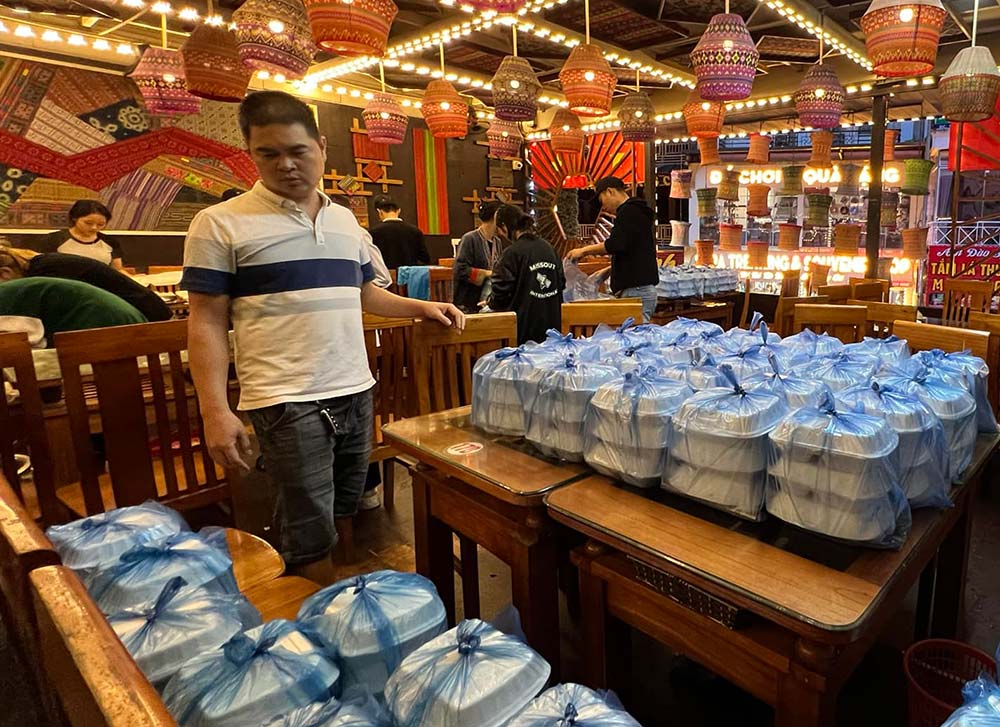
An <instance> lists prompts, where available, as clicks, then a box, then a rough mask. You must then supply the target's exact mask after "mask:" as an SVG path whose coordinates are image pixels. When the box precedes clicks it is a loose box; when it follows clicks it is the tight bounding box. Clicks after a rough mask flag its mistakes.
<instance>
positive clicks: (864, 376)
mask: <svg viewBox="0 0 1000 727" xmlns="http://www.w3.org/2000/svg"><path fill="white" fill-rule="evenodd" d="M877 365H878V362H877V360H876V359H875V358H873V357H869V356H859V355H850V354H847V353H845V352H841V353H839V354H837V355H835V356H831V357H829V358H823V359H819V360H816V361H806V362H803V363H800V364H797V365H795V366H794V367H793V368H792V372H793V373H795V374H797V375H798V376H802V377H807V376H808V377H812V378H815V379H818V380H820V381H822V382H823V383H824V384H826V385H827V386H828V387H830V390H831V391H833V392H834V393H836V392H838V391H843V390H844V389H849V388H851V387H852V386H858V385H859V384H867V383H868V382H869V381H871V378H872V376H873V375H874V373H875V368H876V366H877Z"/></svg>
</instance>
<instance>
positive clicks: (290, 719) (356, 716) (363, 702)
mask: <svg viewBox="0 0 1000 727" xmlns="http://www.w3.org/2000/svg"><path fill="white" fill-rule="evenodd" d="M265 727H394V725H393V723H392V715H391V714H389V710H387V709H386V708H385V707H383V706H382V705H381V704H379V703H378V702H376V701H375V700H374V699H373V698H371V697H370V696H369V697H367V698H364V697H359V698H352V699H346V700H344V701H340V700H337V699H330V700H327V701H326V702H314V703H313V704H309V705H306V706H305V707H300V708H299V709H296V710H295V711H293V712H289V713H288V714H286V715H284V716H282V717H279V718H277V719H274V720H272V721H270V722H268V723H267V725H265Z"/></svg>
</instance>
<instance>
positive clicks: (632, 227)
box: [568, 177, 660, 323]
mask: <svg viewBox="0 0 1000 727" xmlns="http://www.w3.org/2000/svg"><path fill="white" fill-rule="evenodd" d="M594 190H595V191H596V192H597V198H598V199H599V200H600V202H601V206H602V207H603V208H604V211H605V212H608V213H610V214H613V215H614V216H615V225H614V227H613V228H612V230H611V234H610V235H609V236H608V239H607V240H605V241H604V242H601V243H597V244H594V245H587V246H585V247H578V248H576V249H575V250H571V251H570V253H569V255H568V257H569V259H570V260H573V261H576V260H579V259H580V258H583V257H586V256H587V255H604V254H609V255H611V292H612V293H614V294H615V295H616V296H618V297H619V298H641V299H642V317H643V320H645V322H646V323H649V321H650V319H651V318H652V317H653V313H654V312H655V311H656V285H657V283H659V282H660V275H659V271H658V269H657V265H656V238H655V236H654V234H653V222H654V218H655V213H654V212H653V210H651V209H650V208H649V205H647V204H646V202H645V201H644V200H642V199H640V198H638V197H632V198H630V197H629V196H628V193H627V192H626V191H625V183H624V182H623V181H622V180H620V179H618V177H604V178H603V179H600V180H598V181H597V184H595V185H594Z"/></svg>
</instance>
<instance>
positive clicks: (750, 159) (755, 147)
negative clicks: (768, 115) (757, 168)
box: [746, 132, 771, 164]
mask: <svg viewBox="0 0 1000 727" xmlns="http://www.w3.org/2000/svg"><path fill="white" fill-rule="evenodd" d="M770 149H771V138H770V137H769V136H764V135H763V134H758V133H756V132H754V133H752V134H750V148H749V149H747V158H746V162H747V164H767V163H768V161H770V159H771V152H770Z"/></svg>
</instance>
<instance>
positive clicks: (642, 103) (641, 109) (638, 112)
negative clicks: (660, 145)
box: [618, 91, 656, 141]
mask: <svg viewBox="0 0 1000 727" xmlns="http://www.w3.org/2000/svg"><path fill="white" fill-rule="evenodd" d="M655 113H656V111H655V109H654V108H653V102H652V101H650V100H649V96H647V95H646V94H645V93H643V92H642V91H632V93H630V94H629V95H628V96H626V97H625V100H624V101H622V105H621V107H620V108H619V109H618V120H619V121H621V122H622V123H621V127H619V130H620V131H621V132H622V138H623V139H624V140H625V141H649V140H651V139H652V138H653V137H654V136H656V122H655V121H654V120H653V115H654V114H655Z"/></svg>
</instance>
